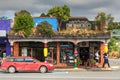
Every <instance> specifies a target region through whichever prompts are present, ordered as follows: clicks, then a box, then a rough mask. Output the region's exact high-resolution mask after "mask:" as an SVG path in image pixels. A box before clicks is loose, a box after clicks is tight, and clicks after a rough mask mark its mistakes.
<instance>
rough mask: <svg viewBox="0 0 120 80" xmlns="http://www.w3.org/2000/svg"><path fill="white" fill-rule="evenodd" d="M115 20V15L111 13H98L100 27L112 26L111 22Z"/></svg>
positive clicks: (97, 21) (96, 19)
mask: <svg viewBox="0 0 120 80" xmlns="http://www.w3.org/2000/svg"><path fill="white" fill-rule="evenodd" d="M113 20H114V17H112V16H111V14H108V15H107V14H106V13H104V12H100V13H98V15H97V16H96V17H95V21H96V25H100V29H103V27H105V26H108V28H109V27H111V24H110V23H112V22H113Z"/></svg>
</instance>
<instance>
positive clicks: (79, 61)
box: [77, 59, 82, 67]
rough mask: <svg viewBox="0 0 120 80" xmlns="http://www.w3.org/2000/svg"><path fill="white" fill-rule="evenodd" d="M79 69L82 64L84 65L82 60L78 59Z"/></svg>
mask: <svg viewBox="0 0 120 80" xmlns="http://www.w3.org/2000/svg"><path fill="white" fill-rule="evenodd" d="M77 63H78V67H80V64H82V60H81V59H78V62H77Z"/></svg>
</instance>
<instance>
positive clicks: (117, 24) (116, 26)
mask: <svg viewBox="0 0 120 80" xmlns="http://www.w3.org/2000/svg"><path fill="white" fill-rule="evenodd" d="M108 25H109V27H108V29H109V30H113V29H120V22H111V23H109V24H108Z"/></svg>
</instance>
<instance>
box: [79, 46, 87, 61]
mask: <svg viewBox="0 0 120 80" xmlns="http://www.w3.org/2000/svg"><path fill="white" fill-rule="evenodd" d="M79 58H80V59H81V60H82V62H86V61H87V60H88V59H89V47H80V48H79Z"/></svg>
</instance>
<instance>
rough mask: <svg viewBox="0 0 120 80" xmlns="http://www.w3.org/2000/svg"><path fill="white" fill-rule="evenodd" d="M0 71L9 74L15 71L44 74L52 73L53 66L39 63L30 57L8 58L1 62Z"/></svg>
mask: <svg viewBox="0 0 120 80" xmlns="http://www.w3.org/2000/svg"><path fill="white" fill-rule="evenodd" d="M1 69H2V70H4V71H7V72H9V73H14V72H16V71H39V72H41V73H45V72H48V71H53V70H54V66H53V65H52V64H50V63H48V62H40V61H38V60H36V59H33V58H32V57H22V56H20V57H8V58H4V59H3V60H2V62H1Z"/></svg>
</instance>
